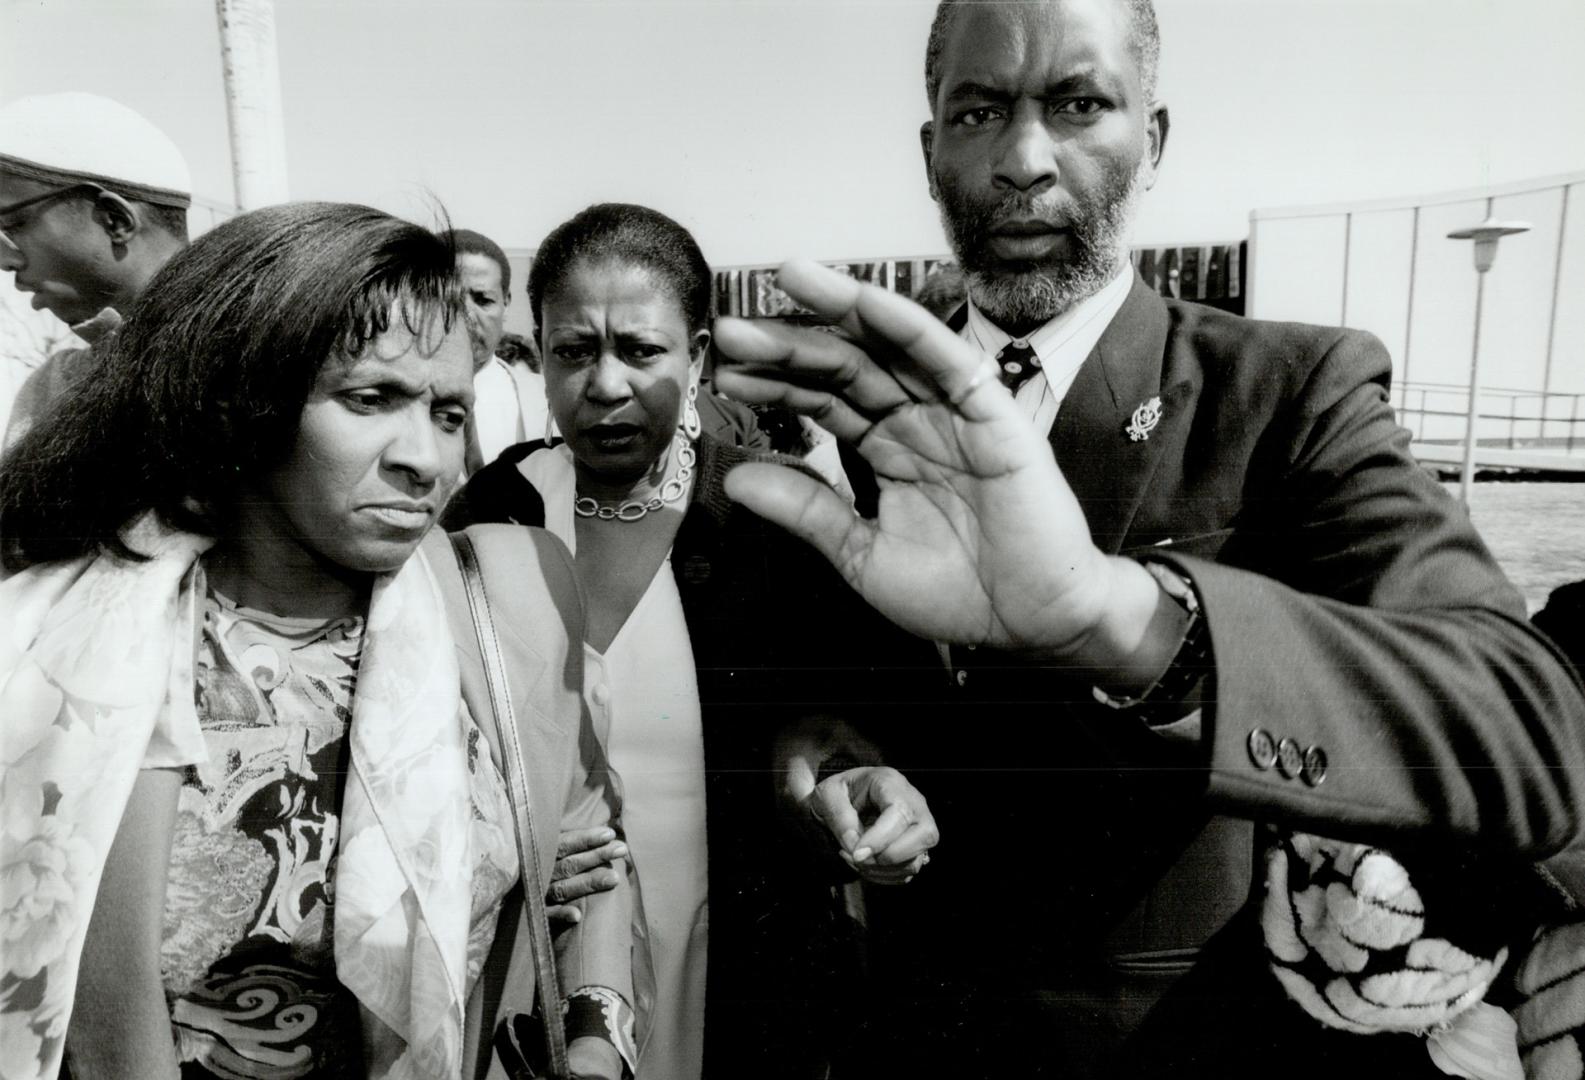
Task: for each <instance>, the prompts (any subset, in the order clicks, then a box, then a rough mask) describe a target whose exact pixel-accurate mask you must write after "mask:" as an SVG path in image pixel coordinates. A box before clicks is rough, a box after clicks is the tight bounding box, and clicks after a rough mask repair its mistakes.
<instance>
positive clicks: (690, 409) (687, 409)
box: [682, 383, 704, 442]
mask: <svg viewBox="0 0 1585 1080" xmlns="http://www.w3.org/2000/svg"><path fill="white" fill-rule="evenodd" d="M698 401H699V384H698V383H689V384H688V398H687V400H686V402H684V404H683V407H682V433H683V434H684V435H686V436H688V440H689V441H690V442H692V441H694V440H696V439H698V438H699V433H700V432H701V431H703V430H704V425H702V424H701V423H699V408H698V405H697V402H698Z"/></svg>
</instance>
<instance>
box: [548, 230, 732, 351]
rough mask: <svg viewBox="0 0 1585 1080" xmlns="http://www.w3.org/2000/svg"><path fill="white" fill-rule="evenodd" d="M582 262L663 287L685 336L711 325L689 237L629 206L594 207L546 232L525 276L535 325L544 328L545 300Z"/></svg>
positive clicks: (705, 266)
mask: <svg viewBox="0 0 1585 1080" xmlns="http://www.w3.org/2000/svg"><path fill="white" fill-rule="evenodd" d="M584 262H595V263H600V262H615V263H627V264H630V265H634V266H641V267H643V268H644V269H645V270H647V271H649V272H650V273H652V274H654V275H655V276H657V277H658V278H660V279H661V281H663V282H664V283H665V284H666V286H667V288H669V289H670V290H671V291H672V293H673V294H674V297H675V299H676V301H677V304H678V307H679V308H681V310H682V315H683V318H684V320H685V321H686V322H687V324H688V331H689V332H690V333H692V332H693V331H695V330H702V329H704V328H705V327H707V326H709V324H710V280H711V279H710V264H709V263H707V262H705V259H704V252H702V251H700V250H699V245H698V243H697V242H696V241H695V240H694V238H693V234H691V233H690V232H689V231H688V230H687V229H685V228H683V227H682V226H681V225H679V224H677V223H676V222H675V221H673V220H672V219H671V218H669V217H667V216H666V215H665V214H662V213H661V212H660V211H659V210H651V209H650V208H649V207H647V206H634V205H633V204H631V203H599V204H597V205H595V206H591V207H589V208H588V209H587V210H583V211H580V212H579V213H578V214H576V215H575V216H573V217H572V218H570V219H569V220H567V221H564V222H562V223H561V224H560V225H558V226H556V227H555V228H554V229H552V230H551V232H550V235H549V236H547V237H545V242H544V243H543V244H541V245H540V247H539V250H538V251H537V252H535V253H534V265H533V267H532V268H531V269H530V270H529V272H528V304H529V307H530V308H531V309H532V310H533V313H534V325H535V326H537V327H540V328H541V329H543V328H544V325H545V321H544V319H543V318H542V317H541V316H542V313H543V308H544V303H545V294H546V293H548V292H550V291H551V290H552V289H554V288H555V287H556V286H558V285H560V284H561V282H562V281H563V280H564V279H565V278H566V276H567V275H568V273H570V272H571V270H572V269H573V267H575V266H577V265H579V264H580V263H584Z"/></svg>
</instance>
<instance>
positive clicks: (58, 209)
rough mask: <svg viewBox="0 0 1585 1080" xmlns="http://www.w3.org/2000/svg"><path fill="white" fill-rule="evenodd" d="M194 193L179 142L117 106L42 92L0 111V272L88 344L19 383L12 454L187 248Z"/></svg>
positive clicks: (56, 356)
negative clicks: (174, 257) (171, 261)
mask: <svg viewBox="0 0 1585 1080" xmlns="http://www.w3.org/2000/svg"><path fill="white" fill-rule="evenodd" d="M192 186H193V185H192V179H191V177H190V175H189V173H188V171H187V162H186V161H185V160H184V159H183V157H182V153H181V151H180V150H178V149H177V147H176V144H175V143H174V142H172V141H171V140H170V138H169V137H168V136H166V135H165V133H164V132H162V131H160V130H159V128H157V127H155V126H154V125H153V124H151V123H149V121H148V120H146V119H144V118H143V117H142V116H140V115H139V114H138V113H136V112H133V111H132V110H131V109H129V108H127V107H126V106H125V105H122V104H121V103H120V102H116V101H111V100H110V99H108V98H102V97H99V96H97V95H94V94H84V93H63V94H38V95H33V96H30V97H22V98H17V99H16V100H15V101H12V102H10V103H8V104H7V105H6V106H5V107H4V108H3V109H0V270H4V271H7V272H9V273H10V274H12V275H13V284H15V286H16V288H17V290H18V291H19V292H21V293H23V294H26V295H28V296H29V297H30V299H31V303H32V306H33V308H34V310H46V311H48V312H50V313H51V314H52V315H54V316H55V317H56V318H58V319H60V320H61V321H62V322H64V323H66V324H67V325H68V326H70V327H71V329H72V332H73V333H74V334H76V335H77V337H78V338H79V339H80V341H81V342H86V343H87V345H88V346H89V347H88V348H82V347H76V348H66V349H61V350H58V351H57V352H55V353H53V354H52V355H50V356H49V357H48V358H47V359H46V360H45V361H44V362H43V363H42V364H40V365H39V366H38V367H37V368H35V369H34V370H33V373H32V374H31V375H29V376H28V378H27V380H26V381H25V382H23V383H22V385H21V386H20V387H19V388H18V390H17V393H16V398H15V400H14V401H13V402H11V403H10V408H9V410H7V412H8V416H9V419H8V421H7V422H6V439H5V442H6V444H7V445H9V444H10V443H12V442H15V441H16V440H17V439H18V438H20V437H21V436H22V434H23V433H24V432H25V431H26V430H27V428H28V427H30V426H31V425H32V424H33V423H34V421H35V420H36V419H37V418H38V417H39V416H41V415H42V414H43V413H44V411H45V410H46V409H47V407H48V406H49V404H50V403H51V402H52V401H54V399H55V398H57V397H58V396H60V394H61V393H62V392H63V391H65V390H66V388H67V387H69V386H71V385H73V384H74V383H76V382H78V381H79V380H81V379H82V378H83V376H84V375H85V374H86V373H87V371H88V369H89V368H90V367H91V366H92V363H91V361H92V359H93V356H94V354H93V352H92V351H91V350H92V347H93V346H95V345H97V344H98V343H99V342H101V341H103V340H104V339H105V338H106V337H107V336H108V335H110V334H111V333H112V332H113V331H114V330H115V328H116V327H117V326H119V325H120V323H121V316H122V315H123V314H124V313H125V312H127V311H129V310H131V307H132V303H133V301H135V300H136V299H137V298H138V296H139V294H140V293H142V292H143V290H144V288H145V287H146V286H147V285H148V283H149V281H150V280H151V279H152V278H153V277H154V275H155V274H156V273H158V272H159V270H160V268H161V267H163V266H164V265H165V263H166V262H167V261H168V260H169V259H170V258H171V256H172V255H175V254H176V253H177V252H178V251H180V250H182V249H183V248H184V247H186V246H187V207H188V205H189V204H190V203H191V202H192V195H191V192H192Z"/></svg>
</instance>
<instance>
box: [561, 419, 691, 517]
mask: <svg viewBox="0 0 1585 1080" xmlns="http://www.w3.org/2000/svg"><path fill="white" fill-rule="evenodd" d="M697 460H698V459H697V458H696V457H695V455H694V452H693V447H692V446H690V445H689V444H688V443H686V442H683V441H682V440H681V439H679V440H678V441H677V472H676V473H675V475H673V476H671V477H670V478H668V479H667V481H666V482H665V483H664V484H662V485H661V486H660V491H658V492H656V493H655V494H654V495H651V496H650V497H649V498H647V499H645V500H643V501H642V502H640V501H639V500H637V499H633V500H630V501H628V502H625V503H623V504H622V505H620V506H605V505H602V504H601V503H600V502H599V501H598V500H596V499H594V498H593V497H592V496H589V495H580V496H578V497H577V498H576V499H574V500H573V501H572V512H573V513H575V514H577V515H578V516H579V517H586V518H598V519H600V520H601V521H638V520H639V519H640V518H643V517H645V516H646V515H648V514H650V513H652V512H653V511H656V510H659V509H660V508H661V507H663V506H665V505H667V504H668V503H674V502H676V501H677V500H678V499H680V498H682V497H683V496H684V495H686V494H687V493H688V481H689V480H691V479H693V466H694V462H695V461H697Z"/></svg>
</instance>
